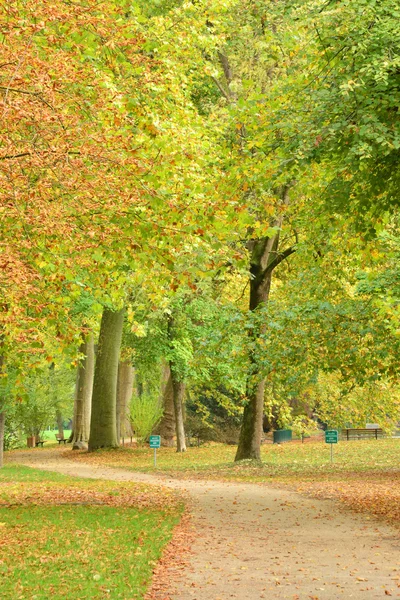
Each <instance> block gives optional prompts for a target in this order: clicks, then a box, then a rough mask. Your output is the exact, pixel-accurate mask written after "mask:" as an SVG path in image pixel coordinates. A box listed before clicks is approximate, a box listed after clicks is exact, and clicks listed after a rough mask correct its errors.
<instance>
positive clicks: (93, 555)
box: [0, 465, 182, 600]
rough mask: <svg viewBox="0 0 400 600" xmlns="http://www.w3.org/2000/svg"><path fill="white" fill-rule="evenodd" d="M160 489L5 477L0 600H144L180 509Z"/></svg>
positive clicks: (16, 474)
mask: <svg viewBox="0 0 400 600" xmlns="http://www.w3.org/2000/svg"><path fill="white" fill-rule="evenodd" d="M169 494H170V493H169V492H165V493H164V492H163V491H162V490H160V489H159V488H153V487H150V486H144V485H142V484H135V483H125V482H124V483H121V482H118V483H117V482H112V481H99V480H81V479H77V478H70V477H66V476H63V475H58V474H56V473H48V472H41V471H37V470H35V469H30V468H28V467H19V466H14V465H13V466H6V467H4V468H3V469H1V470H0V589H1V593H0V596H1V598H2V600H3V599H4V600H14V599H16V598H18V599H21V600H24V599H27V600H28V599H29V600H33V599H36V600H47V599H48V598H54V599H56V600H61V598H65V597H70V598H79V599H82V600H84V599H87V600H89V599H90V600H91V599H103V598H113V599H114V598H115V599H118V598H121V599H124V600H125V599H126V598H132V599H141V598H143V597H144V594H145V591H146V589H147V586H148V583H149V581H150V579H151V575H152V571H153V568H154V565H155V563H156V561H157V559H158V558H159V556H160V554H161V551H162V549H163V547H164V546H165V544H166V543H167V542H168V540H169V539H170V537H171V533H172V529H173V527H174V525H175V524H176V523H177V522H178V521H179V518H180V514H181V510H182V506H181V504H180V502H179V501H178V499H177V498H176V497H173V496H172V495H169Z"/></svg>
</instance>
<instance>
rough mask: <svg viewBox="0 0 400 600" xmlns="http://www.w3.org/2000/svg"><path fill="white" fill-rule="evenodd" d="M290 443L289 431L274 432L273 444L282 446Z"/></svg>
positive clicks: (290, 432)
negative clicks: (284, 443)
mask: <svg viewBox="0 0 400 600" xmlns="http://www.w3.org/2000/svg"><path fill="white" fill-rule="evenodd" d="M291 441H292V430H291V429H277V430H276V431H274V444H283V442H291Z"/></svg>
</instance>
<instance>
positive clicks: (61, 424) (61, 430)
mask: <svg viewBox="0 0 400 600" xmlns="http://www.w3.org/2000/svg"><path fill="white" fill-rule="evenodd" d="M56 419H57V429H58V435H59V436H61V437H64V419H63V416H62V414H61V410H59V409H57V410H56Z"/></svg>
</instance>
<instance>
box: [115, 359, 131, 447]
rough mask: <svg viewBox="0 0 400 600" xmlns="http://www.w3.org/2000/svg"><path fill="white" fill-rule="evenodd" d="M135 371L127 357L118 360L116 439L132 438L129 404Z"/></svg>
mask: <svg viewBox="0 0 400 600" xmlns="http://www.w3.org/2000/svg"><path fill="white" fill-rule="evenodd" d="M134 379H135V371H134V368H133V366H132V364H131V362H130V360H129V359H125V360H120V361H119V365H118V382H117V415H116V417H117V440H118V443H119V442H120V440H121V438H122V439H124V438H127V437H130V438H132V436H133V430H132V426H131V421H130V415H131V413H130V404H131V399H132V394H133V384H134Z"/></svg>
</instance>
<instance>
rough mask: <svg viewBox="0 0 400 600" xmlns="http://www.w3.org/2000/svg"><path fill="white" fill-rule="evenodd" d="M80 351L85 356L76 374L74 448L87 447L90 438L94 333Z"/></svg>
mask: <svg viewBox="0 0 400 600" xmlns="http://www.w3.org/2000/svg"><path fill="white" fill-rule="evenodd" d="M79 353H80V354H83V355H84V358H83V359H82V360H81V361H80V363H79V365H78V372H77V374H76V387H75V402H74V418H73V431H72V435H71V438H70V440H69V441H71V442H72V449H73V450H79V449H81V448H87V443H88V440H89V431H90V415H91V409H92V391H93V376H94V362H95V353H94V339H93V334H90V335H89V336H88V337H87V338H86V340H84V341H83V342H82V344H81V346H80V348H79Z"/></svg>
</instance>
